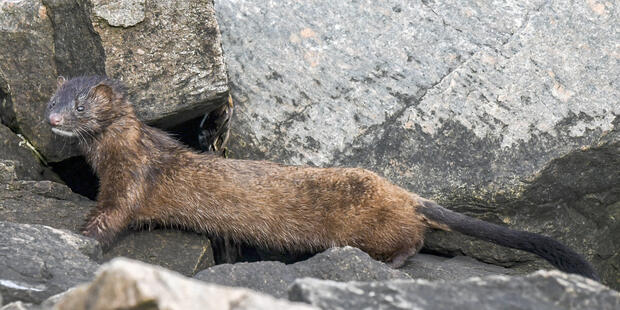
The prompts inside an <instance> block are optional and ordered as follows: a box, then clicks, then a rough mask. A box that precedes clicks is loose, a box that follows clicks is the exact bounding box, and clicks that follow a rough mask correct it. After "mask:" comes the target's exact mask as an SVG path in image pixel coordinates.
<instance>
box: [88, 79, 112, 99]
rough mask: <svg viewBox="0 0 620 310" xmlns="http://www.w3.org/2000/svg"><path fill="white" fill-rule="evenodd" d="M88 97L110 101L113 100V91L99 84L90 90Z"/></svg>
mask: <svg viewBox="0 0 620 310" xmlns="http://www.w3.org/2000/svg"><path fill="white" fill-rule="evenodd" d="M88 97H89V98H93V99H105V100H108V101H112V100H113V99H114V90H113V89H112V87H110V85H107V84H105V83H99V84H97V85H95V86H94V87H93V88H91V89H90V91H89V92H88Z"/></svg>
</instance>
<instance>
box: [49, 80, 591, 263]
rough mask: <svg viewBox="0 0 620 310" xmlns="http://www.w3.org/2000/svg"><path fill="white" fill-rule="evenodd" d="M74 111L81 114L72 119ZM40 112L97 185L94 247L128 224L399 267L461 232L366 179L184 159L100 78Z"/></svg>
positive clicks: (355, 172) (357, 172)
mask: <svg viewBox="0 0 620 310" xmlns="http://www.w3.org/2000/svg"><path fill="white" fill-rule="evenodd" d="M74 97H75V98H78V99H77V100H74V99H72V98H74ZM79 98H82V99H79ZM80 100H81V101H80ZM76 104H84V105H88V106H87V111H84V112H83V113H78V112H76V111H75V109H74V108H75V106H76ZM48 110H49V112H48V115H49V113H51V112H55V113H63V117H66V119H67V125H65V124H63V125H62V126H60V129H62V130H72V131H74V132H80V134H79V138H80V141H81V146H82V148H83V151H84V153H85V155H86V158H87V160H88V162H89V163H90V164H91V165H92V167H93V168H94V169H95V171H96V173H97V175H98V177H99V179H100V191H99V194H98V199H97V200H98V201H97V207H96V209H95V210H94V211H93V213H92V214H91V216H90V218H89V220H88V222H87V224H86V225H85V227H84V234H86V235H87V236H90V237H93V238H95V239H97V240H99V241H100V242H102V243H103V244H110V243H111V242H113V240H114V238H115V236H117V235H118V233H120V232H121V231H123V230H124V229H126V227H128V226H129V225H130V224H131V223H134V222H138V223H160V224H163V225H173V226H182V227H185V228H188V229H192V230H195V231H198V232H205V233H209V234H213V235H218V236H222V237H227V238H230V239H234V240H242V241H246V242H249V243H252V244H256V245H259V246H263V247H269V248H275V249H288V250H299V251H308V250H317V251H318V250H323V249H326V248H329V247H333V246H344V245H350V246H354V247H358V248H360V249H362V250H363V251H365V252H367V253H368V254H369V255H371V256H372V257H374V258H376V259H379V260H383V261H387V262H391V263H392V265H393V266H400V265H402V264H403V263H404V261H405V259H406V258H407V257H408V256H410V255H413V254H415V253H416V252H417V251H418V250H419V249H420V248H421V247H422V244H423V238H424V233H425V231H426V229H427V228H428V227H433V228H440V229H446V230H449V229H450V228H453V227H456V228H457V229H455V230H459V231H460V229H459V227H458V225H456V226H455V225H454V223H453V222H449V221H448V222H446V216H444V215H445V214H448V213H441V212H439V213H437V212H435V213H433V212H428V210H426V209H428V208H430V205H429V204H428V203H429V201H428V200H425V199H422V198H420V197H418V196H417V195H416V194H413V193H410V192H408V191H406V190H404V189H402V188H400V187H398V186H396V185H393V184H391V183H390V182H388V181H387V180H385V179H384V178H381V177H379V176H377V175H376V174H374V173H372V172H370V171H368V170H365V169H359V168H312V167H303V166H285V165H280V164H277V163H273V162H267V161H250V160H234V159H223V158H220V157H217V156H213V155H209V154H200V153H196V152H193V151H191V150H190V149H188V148H186V147H185V146H183V145H181V144H180V143H179V142H178V141H176V140H174V139H172V138H171V137H170V136H169V135H168V134H166V133H165V132H163V131H161V130H159V129H156V128H152V127H149V126H147V125H145V124H143V123H142V122H140V121H139V120H138V119H137V118H136V116H135V113H134V112H133V108H132V106H131V104H130V103H129V102H128V101H127V100H126V99H125V97H124V92H123V91H122V87H121V86H120V85H119V84H118V83H117V82H115V81H113V80H110V79H107V78H104V77H95V78H92V77H91V78H77V79H73V80H71V81H69V82H66V83H61V86H60V87H59V90H58V91H57V93H56V94H55V96H54V97H53V98H52V100H51V101H50V106H49V109H48ZM425 203H426V204H425ZM436 208H437V210H447V209H443V208H442V207H440V206H436ZM447 211H449V210H447ZM449 212H451V211H449ZM449 214H451V213H449ZM463 217H464V216H463ZM459 219H460V218H459ZM479 222H481V223H485V222H482V221H479ZM487 224H488V223H487ZM479 225H482V226H484V225H485V224H479ZM496 226H497V225H496ZM506 230H509V229H507V228H506ZM509 231H511V230H509ZM466 233H467V232H466ZM532 235H533V234H532ZM487 239H489V238H487ZM490 239H492V238H490ZM491 241H492V240H491ZM507 246H511V244H507ZM569 251H570V250H569ZM571 253H572V252H571ZM582 260H583V259H582ZM584 262H585V261H584ZM552 263H553V262H552ZM585 264H586V265H587V262H586V263H585ZM556 265H557V264H556ZM588 266H589V265H588ZM571 272H573V271H571ZM576 272H577V273H579V272H580V271H579V270H578V271H576ZM581 273H583V274H585V273H586V272H581ZM592 273H593V271H592Z"/></svg>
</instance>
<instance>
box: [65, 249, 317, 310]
mask: <svg viewBox="0 0 620 310" xmlns="http://www.w3.org/2000/svg"><path fill="white" fill-rule="evenodd" d="M119 308H120V309H133V308H136V309H137V308H148V309H214V310H215V309H315V308H313V307H311V306H308V305H303V304H297V303H291V302H288V301H286V300H278V299H275V298H273V297H271V296H267V295H263V294H260V293H256V292H253V291H250V290H247V289H239V288H228V287H223V286H218V285H213V284H206V283H203V282H200V281H196V280H193V279H188V278H185V277H183V276H181V275H179V274H176V273H173V272H170V271H168V270H166V269H163V268H160V267H155V266H150V265H147V264H144V263H139V262H136V261H131V260H128V259H122V258H118V259H114V260H113V261H111V262H109V263H107V264H105V265H103V266H102V267H101V269H100V270H99V271H98V272H97V277H96V278H95V280H94V281H93V282H91V283H89V284H85V285H82V286H80V287H78V288H76V289H75V290H73V291H71V292H68V293H67V294H66V296H65V297H63V298H62V299H61V300H60V301H59V302H58V303H57V304H56V309H59V310H62V309H72V310H79V309H93V310H95V309H119Z"/></svg>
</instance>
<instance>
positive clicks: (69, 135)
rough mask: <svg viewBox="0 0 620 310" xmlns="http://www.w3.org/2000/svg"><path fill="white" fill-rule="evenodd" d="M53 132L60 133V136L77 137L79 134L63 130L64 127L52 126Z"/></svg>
mask: <svg viewBox="0 0 620 310" xmlns="http://www.w3.org/2000/svg"><path fill="white" fill-rule="evenodd" d="M52 132H53V133H55V134H57V135H59V136H65V137H75V136H77V135H76V134H75V133H74V132H73V131H66V130H62V129H58V128H52Z"/></svg>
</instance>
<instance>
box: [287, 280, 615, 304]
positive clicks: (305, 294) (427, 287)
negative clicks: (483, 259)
mask: <svg viewBox="0 0 620 310" xmlns="http://www.w3.org/2000/svg"><path fill="white" fill-rule="evenodd" d="M289 298H290V299H291V300H293V301H304V302H307V303H310V304H312V305H314V306H316V307H319V308H321V309H325V310H327V309H476V310H481V309H557V310H560V309H575V310H576V309H610V310H611V309H618V307H620V293H618V292H616V291H614V290H612V289H609V288H608V287H606V286H603V285H601V284H599V283H597V282H595V281H592V280H589V279H586V278H583V277H580V276H576V275H567V274H565V273H561V272H559V271H539V272H536V273H534V274H531V275H528V276H525V277H509V276H489V277H484V278H478V277H476V278H471V279H468V280H463V281H458V282H444V281H435V282H428V281H426V280H393V281H383V282H366V283H364V282H349V283H338V282H333V281H325V280H317V279H300V280H297V281H296V282H295V284H294V285H293V286H292V288H291V290H290V292H289Z"/></svg>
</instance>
